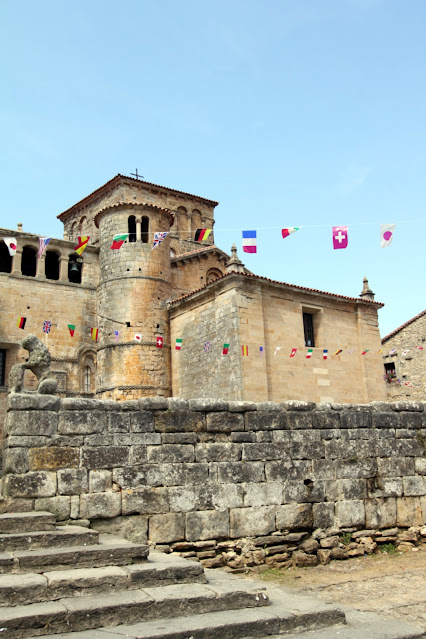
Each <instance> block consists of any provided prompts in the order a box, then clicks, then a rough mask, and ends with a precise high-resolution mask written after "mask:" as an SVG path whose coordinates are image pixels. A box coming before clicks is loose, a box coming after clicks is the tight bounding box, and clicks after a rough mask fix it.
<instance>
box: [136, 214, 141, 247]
mask: <svg viewBox="0 0 426 639" xmlns="http://www.w3.org/2000/svg"><path fill="white" fill-rule="evenodd" d="M141 240H142V220H141V219H137V220H136V242H140V241H141Z"/></svg>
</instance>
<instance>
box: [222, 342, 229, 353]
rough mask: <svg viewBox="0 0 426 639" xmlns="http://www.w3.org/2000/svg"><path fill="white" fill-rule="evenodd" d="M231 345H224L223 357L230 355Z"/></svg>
mask: <svg viewBox="0 0 426 639" xmlns="http://www.w3.org/2000/svg"><path fill="white" fill-rule="evenodd" d="M228 351H229V344H224V345H223V348H222V355H228Z"/></svg>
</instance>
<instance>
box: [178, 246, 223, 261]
mask: <svg viewBox="0 0 426 639" xmlns="http://www.w3.org/2000/svg"><path fill="white" fill-rule="evenodd" d="M213 250H214V251H217V252H218V253H222V255H225V256H226V257H227V258H228V259H229V255H227V254H226V253H225V251H222V249H220V248H218V247H217V246H216V244H209V245H208V246H203V247H201V248H199V249H194V250H193V251H187V252H186V253H179V255H175V257H174V258H173V261H177V260H179V259H182V258H187V257H191V256H192V255H194V256H195V255H198V254H200V253H204V252H206V251H213Z"/></svg>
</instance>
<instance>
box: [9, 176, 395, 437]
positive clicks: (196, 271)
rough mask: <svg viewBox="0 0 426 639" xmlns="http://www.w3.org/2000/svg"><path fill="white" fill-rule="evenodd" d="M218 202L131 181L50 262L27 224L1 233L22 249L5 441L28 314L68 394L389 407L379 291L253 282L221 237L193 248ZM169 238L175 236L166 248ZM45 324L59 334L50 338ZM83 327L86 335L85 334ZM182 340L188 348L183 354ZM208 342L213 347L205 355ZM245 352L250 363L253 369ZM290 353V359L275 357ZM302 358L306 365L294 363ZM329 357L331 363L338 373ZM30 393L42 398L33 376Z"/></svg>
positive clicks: (13, 292)
mask: <svg viewBox="0 0 426 639" xmlns="http://www.w3.org/2000/svg"><path fill="white" fill-rule="evenodd" d="M216 205H217V202H214V201H212V200H207V199H205V198H201V197H199V196H196V195H191V194H187V193H182V192H180V191H176V190H174V189H169V188H166V187H162V186H157V185H153V184H150V183H148V182H143V181H141V180H136V179H132V178H127V177H124V176H121V175H118V176H116V177H115V178H113V179H112V180H110V181H109V182H107V183H106V184H105V185H103V186H102V187H100V188H99V189H97V190H96V191H94V192H93V193H91V194H90V195H88V196H87V197H85V198H84V199H83V200H81V201H80V202H78V203H77V204H75V205H74V206H72V207H71V208H69V209H68V210H67V211H65V212H64V213H62V214H61V215H59V216H58V217H59V219H60V220H61V221H62V222H63V224H64V239H63V240H59V239H51V241H50V243H49V244H48V246H47V251H46V253H45V254H44V255H43V257H42V258H41V259H37V251H38V236H37V235H34V234H30V233H26V232H25V231H24V230H23V229H22V226H21V225H18V230H16V231H14V230H11V229H7V228H1V229H0V238H2V237H8V236H13V237H15V238H16V243H17V251H16V255H15V256H14V257H13V258H11V257H10V256H9V253H8V250H7V247H6V244H5V243H4V242H0V365H1V369H0V374H1V380H0V439H1V430H2V424H3V421H4V415H5V397H6V392H7V377H8V373H9V371H10V369H11V367H12V365H13V364H15V363H21V362H22V361H23V358H25V357H26V353H25V352H24V351H23V350H22V349H21V348H20V347H19V342H20V340H21V339H22V337H23V336H24V335H25V332H23V331H22V330H21V329H20V328H18V326H17V321H18V318H20V317H24V318H26V325H25V331H28V332H30V333H33V334H34V335H36V336H37V337H39V338H40V339H42V340H43V342H44V343H45V344H46V345H47V346H48V348H49V350H50V352H51V356H52V370H53V372H54V373H55V375H56V377H57V379H58V392H59V395H60V396H62V397H74V396H83V397H97V398H104V399H114V400H130V399H137V398H139V397H144V396H152V395H159V396H164V397H168V396H171V395H172V396H180V397H187V398H191V397H199V396H206V395H208V396H213V397H217V398H226V399H250V400H253V399H254V400H257V401H266V400H275V401H281V400H285V399H305V400H312V401H319V402H326V401H335V402H365V401H371V400H381V399H384V398H385V384H384V381H383V375H382V372H381V365H380V364H379V359H380V358H376V359H375V358H374V357H372V356H371V354H370V355H369V356H368V357H366V358H362V357H360V356H359V352H360V349H365V348H367V349H370V353H372V352H374V350H375V349H376V346H377V348H378V344H379V331H378V325H377V310H378V308H380V307H381V304H378V303H376V302H374V300H373V294H372V293H371V291H369V290H368V291H367V293H368V295H367V294H366V293H365V292H364V291H363V293H362V294H361V296H360V297H359V298H356V297H355V298H349V297H344V296H340V295H332V294H329V293H323V292H321V291H314V290H311V289H304V288H303V287H297V286H291V285H287V284H283V283H279V282H271V281H270V280H267V279H266V278H259V277H256V276H253V275H252V274H251V273H250V272H249V271H248V270H247V269H246V268H245V267H244V265H243V264H242V263H241V262H240V260H239V259H238V257H237V255H236V250H234V249H233V257H232V258H229V256H228V255H227V254H226V253H224V252H223V251H222V250H220V249H219V248H217V247H216V246H215V245H214V244H213V242H214V234H213V232H212V233H211V235H210V236H209V238H208V240H207V241H206V242H203V243H200V242H195V241H194V240H193V239H192V238H193V237H194V232H195V230H196V229H197V228H213V227H214V209H215V206H216ZM156 231H170V235H169V236H167V238H166V239H165V240H164V241H163V242H162V243H161V245H160V246H159V247H158V248H156V249H155V250H152V242H153V235H154V232H156ZM127 232H129V233H130V235H129V240H128V241H127V242H126V243H125V244H124V245H123V246H122V247H121V249H120V250H111V249H110V246H111V243H112V238H113V236H114V235H115V234H119V233H127ZM81 235H89V236H90V241H89V245H88V247H87V248H86V249H85V251H84V253H83V254H82V255H81V256H78V255H77V254H76V253H75V251H74V247H75V246H76V244H77V238H78V236H81ZM305 311H306V312H308V313H310V314H311V315H312V317H313V321H314V332H315V340H316V344H315V346H316V348H315V352H314V356H313V359H312V360H309V361H308V360H306V359H305V354H306V349H305V341H304V334H303V322H302V315H303V312H305ZM45 321H50V322H51V324H52V327H51V331H50V333H48V334H47V333H43V323H44V322H45ZM69 324H70V325H75V332H74V336H73V337H72V336H71V334H70V331H69V330H68V325H69ZM92 328H95V329H98V331H99V337H98V340H97V341H93V340H92V339H91V329H92ZM116 331H118V332H119V337H118V340H116V339H115V332H116ZM135 334H138V335H141V336H142V337H141V339H140V340H138V341H136V340H135ZM157 337H159V338H160V339H161V341H162V342H163V348H161V349H160V348H157ZM176 338H181V339H183V340H184V342H183V347H182V350H181V351H180V352H178V351H176V350H175V340H176ZM228 339H229V341H230V344H231V346H230V351H229V355H228V356H226V358H224V357H222V354H221V352H222V346H223V343H224V342H225V341H226V340H228ZM206 341H210V342H211V344H212V349H211V351H210V352H209V353H206V354H204V352H203V344H204V342H206ZM244 344H248V345H249V357H244V358H242V357H241V345H244ZM260 345H262V346H264V347H265V358H264V359H263V360H261V359H260V358H259V356H258V351H257V349H258V348H259V346H260ZM334 345H335V347H336V349H338V348H345V347H346V346H347V347H348V348H349V347H353V348H356V349H358V352H357V355H356V356H354V357H348V356H345V357H343V356H342V357H340V356H336V357H333V356H332V352H333V348H334ZM276 346H281V348H282V351H281V353H280V354H279V355H278V356H277V357H273V352H274V349H275V347H276ZM293 347H297V348H298V351H299V352H298V357H297V358H295V359H294V360H293V359H292V360H289V358H288V352H289V350H288V349H291V348H293ZM322 348H328V349H329V353H330V356H329V359H328V361H327V363H326V365H325V364H324V363H323V362H322V356H321V354H322ZM376 350H377V349H376ZM311 362H312V364H311ZM206 364H207V365H206ZM26 387H27V388H28V389H32V388H34V379H32V377H31V375H30V374H28V375H27V379H26Z"/></svg>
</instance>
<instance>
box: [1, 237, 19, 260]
mask: <svg viewBox="0 0 426 639" xmlns="http://www.w3.org/2000/svg"><path fill="white" fill-rule="evenodd" d="M3 242H4V243H5V244H6V246H7V248H8V249H9V255H10V256H12V257H13V256H14V255H15V253H16V237H4V238H3Z"/></svg>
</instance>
